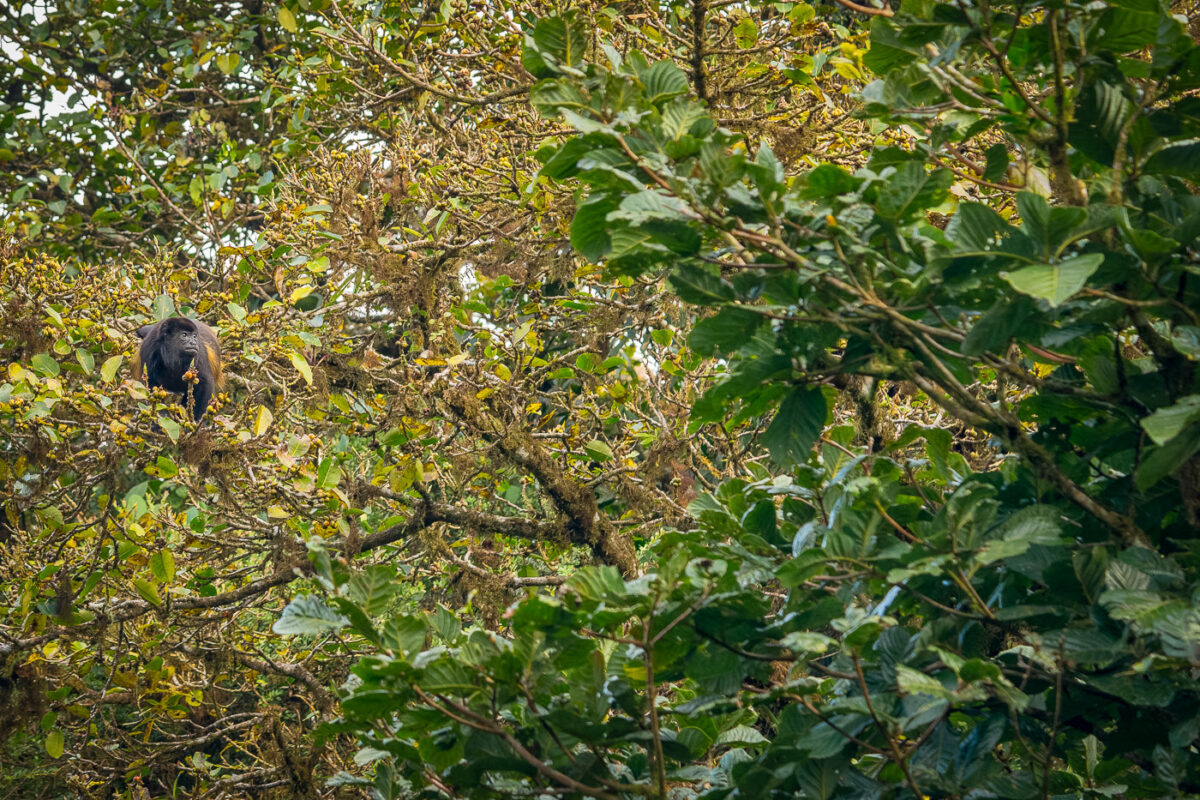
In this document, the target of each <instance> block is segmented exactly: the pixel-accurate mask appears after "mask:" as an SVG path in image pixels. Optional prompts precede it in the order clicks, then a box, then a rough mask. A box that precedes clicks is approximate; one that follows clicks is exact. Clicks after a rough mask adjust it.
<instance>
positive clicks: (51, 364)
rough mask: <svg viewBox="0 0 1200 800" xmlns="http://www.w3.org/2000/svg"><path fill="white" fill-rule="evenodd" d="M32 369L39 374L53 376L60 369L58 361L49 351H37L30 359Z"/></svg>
mask: <svg viewBox="0 0 1200 800" xmlns="http://www.w3.org/2000/svg"><path fill="white" fill-rule="evenodd" d="M30 363H31V364H32V365H33V371H34V372H36V373H37V374H39V375H47V376H51V377H53V376H55V375H58V373H59V372H60V371H61V370H62V368H61V367H59V365H58V362H57V361H55V360H54V357H53V356H51V355H50V354H49V353H38V354H37V355H36V356H34V357H33V358H31V359H30Z"/></svg>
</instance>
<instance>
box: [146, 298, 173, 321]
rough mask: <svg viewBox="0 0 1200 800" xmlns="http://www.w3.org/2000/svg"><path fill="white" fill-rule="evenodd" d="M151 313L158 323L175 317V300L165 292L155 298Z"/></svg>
mask: <svg viewBox="0 0 1200 800" xmlns="http://www.w3.org/2000/svg"><path fill="white" fill-rule="evenodd" d="M150 311H151V314H152V315H153V317H154V320H155V321H156V322H158V321H161V320H164V319H166V318H167V317H173V316H175V298H174V297H172V296H171V295H169V294H167V293H165V292H164V293H162V294H160V295H158V296H157V297H155V298H154V302H153V303H152V304H151V306H150Z"/></svg>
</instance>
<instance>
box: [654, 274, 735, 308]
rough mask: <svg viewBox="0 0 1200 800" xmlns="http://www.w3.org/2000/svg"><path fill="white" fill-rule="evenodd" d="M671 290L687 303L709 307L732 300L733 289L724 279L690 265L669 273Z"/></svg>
mask: <svg viewBox="0 0 1200 800" xmlns="http://www.w3.org/2000/svg"><path fill="white" fill-rule="evenodd" d="M670 281H671V288H672V289H674V290H675V293H676V294H678V295H679V297H680V298H681V299H682V300H684V301H685V302H688V303H695V304H696V305H701V306H711V305H716V304H717V303H724V302H727V301H729V300H732V299H733V298H734V291H733V287H732V286H730V285H729V282H728V281H726V280H725V279H723V278H721V277H719V276H717V275H713V274H712V273H710V272H706V271H704V270H702V269H700V268H699V267H694V266H691V265H683V266H680V267H679V268H678V269H677V270H676V271H675V272H673V273H671V278H670Z"/></svg>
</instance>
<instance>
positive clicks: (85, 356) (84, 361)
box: [75, 347, 96, 375]
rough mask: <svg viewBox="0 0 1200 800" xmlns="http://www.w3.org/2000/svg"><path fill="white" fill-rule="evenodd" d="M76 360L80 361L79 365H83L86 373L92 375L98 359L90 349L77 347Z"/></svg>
mask: <svg viewBox="0 0 1200 800" xmlns="http://www.w3.org/2000/svg"><path fill="white" fill-rule="evenodd" d="M75 360H76V361H78V362H79V366H81V367H83V372H84V374H85V375H91V374H92V370H93V369H95V368H96V359H95V357H94V356H93V355H92V354H91V352H90V351H88V350H84V349H83V348H82V347H77V348H75Z"/></svg>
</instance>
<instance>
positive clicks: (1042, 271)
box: [1000, 253, 1104, 306]
mask: <svg viewBox="0 0 1200 800" xmlns="http://www.w3.org/2000/svg"><path fill="white" fill-rule="evenodd" d="M1103 262H1104V256H1103V255H1102V254H1100V253H1090V254H1088V255H1082V256H1075V257H1074V258H1069V259H1067V260H1065V261H1060V262H1059V263H1057V264H1035V265H1033V266H1031V267H1023V268H1021V269H1018V270H1014V271H1012V272H1002V273H1000V274H1001V275H1002V276H1003V277H1004V279H1005V280H1006V281H1008V282H1009V283H1010V284H1011V285H1012V287H1013V288H1014V289H1016V290H1017V291H1018V292H1022V293H1024V294H1027V295H1029V296H1030V297H1037V298H1039V299H1042V300H1045V301H1046V302H1048V303H1049V304H1050V305H1051V306H1059V305H1062V304H1063V303H1065V302H1066V301H1067V300H1069V299H1070V298H1071V297H1073V296H1074V295H1075V293H1076V292H1078V291H1079V290H1080V289H1082V288H1083V286H1084V284H1085V283H1087V279H1088V278H1090V277H1091V276H1092V274H1093V273H1094V272H1095V271H1096V270H1097V269H1099V268H1100V265H1101V264H1102V263H1103Z"/></svg>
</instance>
